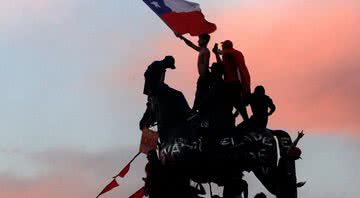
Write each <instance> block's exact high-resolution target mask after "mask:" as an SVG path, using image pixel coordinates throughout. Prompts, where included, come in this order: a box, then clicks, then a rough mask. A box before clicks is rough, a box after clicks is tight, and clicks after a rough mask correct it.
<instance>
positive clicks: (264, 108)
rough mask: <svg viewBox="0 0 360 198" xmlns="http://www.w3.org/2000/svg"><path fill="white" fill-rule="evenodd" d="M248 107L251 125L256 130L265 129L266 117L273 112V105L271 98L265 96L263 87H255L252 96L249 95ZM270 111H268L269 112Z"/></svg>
mask: <svg viewBox="0 0 360 198" xmlns="http://www.w3.org/2000/svg"><path fill="white" fill-rule="evenodd" d="M249 102H250V107H251V110H252V113H253V115H252V116H251V118H250V120H251V124H252V126H254V127H256V128H266V126H267V123H268V117H269V116H270V115H271V114H273V113H274V112H275V109H276V107H275V105H274V103H273V101H272V100H271V98H270V97H269V96H267V95H266V94H265V89H264V87H263V86H257V87H256V88H255V91H254V93H253V94H251V96H250V99H249ZM269 109H270V111H269Z"/></svg>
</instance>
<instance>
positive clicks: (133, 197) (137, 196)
mask: <svg viewBox="0 0 360 198" xmlns="http://www.w3.org/2000/svg"><path fill="white" fill-rule="evenodd" d="M144 195H145V186H144V187H142V188H140V189H139V190H138V191H136V193H134V194H133V195H131V196H130V197H129V198H142V197H144Z"/></svg>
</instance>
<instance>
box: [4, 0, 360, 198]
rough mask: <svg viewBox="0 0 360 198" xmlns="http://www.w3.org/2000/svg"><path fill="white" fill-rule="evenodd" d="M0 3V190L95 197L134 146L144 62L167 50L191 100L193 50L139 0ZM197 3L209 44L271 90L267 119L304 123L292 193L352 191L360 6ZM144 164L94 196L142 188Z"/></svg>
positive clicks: (294, 1)
mask: <svg viewBox="0 0 360 198" xmlns="http://www.w3.org/2000/svg"><path fill="white" fill-rule="evenodd" d="M194 1H195V0H194ZM0 2H1V6H0V27H1V28H0V91H1V93H2V97H0V109H1V110H0V139H1V144H0V160H1V163H0V197H13V198H20V197H21V198H23V197H36V198H48V197H54V198H57V197H76V198H85V197H95V196H96V195H97V193H98V192H99V191H101V189H102V187H103V186H104V185H106V183H108V182H109V181H110V180H109V179H110V178H111V177H112V176H113V175H114V174H115V173H116V172H117V171H119V169H121V168H122V166H124V165H125V164H126V163H127V161H128V160H129V159H130V158H131V157H132V156H133V155H134V154H135V153H136V152H137V147H138V143H139V138H140V132H139V130H138V120H139V119H140V117H141V115H142V113H143V111H144V108H145V99H146V98H145V96H143V95H142V86H143V72H144V70H145V69H146V67H147V65H148V64H150V63H151V62H152V61H153V60H158V59H162V58H163V57H164V56H165V55H168V54H172V55H174V56H175V58H176V59H177V69H176V70H175V71H170V72H168V73H167V82H168V84H170V85H171V86H173V87H175V88H177V89H179V90H181V91H183V92H184V94H185V96H186V97H187V99H188V101H189V103H190V104H192V101H193V95H194V91H195V83H196V77H197V76H196V75H197V72H196V56H197V55H196V53H194V52H193V51H192V50H191V49H189V48H188V47H186V46H185V45H184V44H183V43H182V42H181V41H180V40H178V39H177V38H176V37H175V36H174V35H173V34H172V32H171V31H170V30H169V29H168V28H167V26H166V25H164V24H163V23H162V22H161V20H159V18H158V17H157V16H156V15H155V14H154V13H152V11H151V10H150V9H149V8H148V7H146V5H145V4H144V3H143V2H142V1H141V0H136V1H135V0H121V1H120V0H117V1H115V0H108V1H94V0H86V1H85V0H15V1H14V0H0ZM196 2H198V3H200V4H201V7H202V10H203V12H204V14H205V15H206V17H207V19H208V20H209V21H211V22H214V23H216V24H217V27H218V30H217V31H216V32H215V33H214V34H212V40H211V42H210V45H211V46H212V45H213V44H214V43H215V42H220V41H223V40H225V39H231V40H232V41H233V42H234V45H235V48H237V49H239V50H241V51H242V52H243V54H244V55H245V58H246V62H247V65H248V68H249V70H250V73H251V76H252V83H253V86H256V85H259V84H262V85H264V86H265V87H266V89H267V93H268V94H269V95H270V96H271V97H272V98H273V100H274V102H275V104H276V105H277V111H276V113H275V114H274V115H273V116H272V117H271V119H270V124H269V127H270V128H273V129H284V130H287V131H289V132H290V134H291V135H292V136H293V137H294V136H296V131H298V130H302V129H304V130H305V133H306V136H305V138H304V139H303V141H302V142H301V143H300V146H301V147H302V149H303V160H302V161H300V162H298V164H297V169H298V178H299V180H307V181H308V183H307V185H306V186H305V187H303V188H302V189H301V190H300V191H299V194H300V197H314V198H320V197H329V198H337V197H345V198H347V197H349V198H352V197H356V195H357V194H359V193H360V189H359V188H358V186H359V185H360V172H359V171H358V170H357V169H356V168H357V167H359V166H360V138H359V135H360V133H359V129H360V120H359V118H358V115H357V112H359V111H360V105H359V104H358V101H360V78H359V77H358V74H359V73H360V67H359V64H360V37H359V36H358V35H360V26H359V21H360V12H359V9H360V2H359V1H358V0H346V1H344V0H318V1H309V0H273V1H267V0H255V1H254V0H241V1H240V0H226V1H216V0H198V1H196ZM188 38H190V37H189V36H188ZM190 39H192V40H193V41H196V38H190ZM212 60H214V57H212ZM144 163H145V162H144V157H143V156H142V157H140V158H139V159H138V160H137V161H135V162H134V167H132V169H131V171H130V173H129V177H128V178H126V179H124V180H122V181H119V182H120V185H121V186H120V187H119V188H117V189H115V190H114V191H113V192H110V193H109V194H107V195H104V197H109V198H113V197H114V198H115V197H126V196H128V195H129V194H131V193H132V192H134V191H135V190H136V189H138V188H139V187H141V186H142V181H141V177H142V175H143V167H144ZM246 178H247V179H248V181H249V183H250V190H251V193H250V194H251V195H254V194H255V193H257V192H259V191H265V190H264V188H263V187H262V186H261V185H260V184H259V183H258V181H256V179H255V178H254V177H253V175H252V174H249V175H247V176H246ZM269 197H271V196H269Z"/></svg>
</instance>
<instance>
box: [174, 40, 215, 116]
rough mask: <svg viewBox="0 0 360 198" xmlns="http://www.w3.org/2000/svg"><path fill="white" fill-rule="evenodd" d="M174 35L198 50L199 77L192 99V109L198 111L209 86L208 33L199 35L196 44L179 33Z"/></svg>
mask: <svg viewBox="0 0 360 198" xmlns="http://www.w3.org/2000/svg"><path fill="white" fill-rule="evenodd" d="M175 35H176V36H177V37H178V38H180V39H181V40H183V41H184V42H185V44H186V45H188V46H189V47H191V48H192V49H194V50H196V51H197V52H199V55H198V60H197V69H198V73H199V78H198V81H197V86H196V93H195V99H194V105H193V108H192V110H193V111H194V112H195V111H199V110H200V108H201V106H202V103H203V102H204V100H205V99H206V96H207V95H208V92H209V86H210V75H209V73H210V72H209V62H210V50H209V49H208V47H207V46H208V43H209V41H210V35H209V34H201V35H199V40H198V45H195V44H194V43H192V42H191V41H190V40H188V39H187V38H185V37H184V36H182V35H181V34H177V33H175Z"/></svg>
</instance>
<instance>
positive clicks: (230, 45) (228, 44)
mask: <svg viewBox="0 0 360 198" xmlns="http://www.w3.org/2000/svg"><path fill="white" fill-rule="evenodd" d="M221 47H222V50H226V49H232V48H233V47H234V46H233V43H232V41H230V40H226V41H224V42H221Z"/></svg>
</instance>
